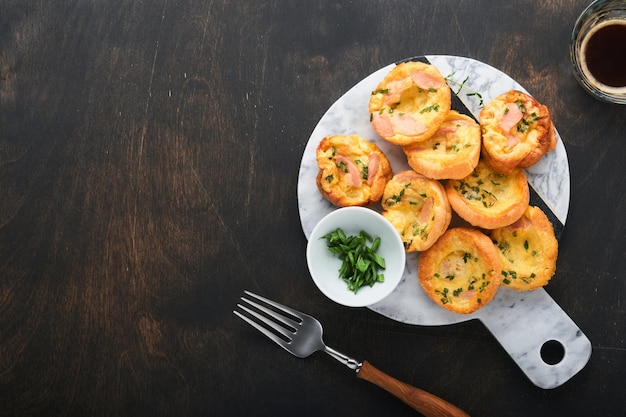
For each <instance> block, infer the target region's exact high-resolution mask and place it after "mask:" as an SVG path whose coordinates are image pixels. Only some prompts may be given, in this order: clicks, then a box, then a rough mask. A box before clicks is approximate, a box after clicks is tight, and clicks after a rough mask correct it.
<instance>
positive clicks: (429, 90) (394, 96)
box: [369, 62, 451, 145]
mask: <svg viewBox="0 0 626 417" xmlns="http://www.w3.org/2000/svg"><path fill="white" fill-rule="evenodd" d="M450 103H451V93H450V87H449V86H448V84H446V80H445V78H444V77H443V76H442V75H441V73H440V72H439V70H438V69H437V68H436V67H434V66H433V65H429V64H425V63H423V62H404V63H401V64H398V65H396V66H395V67H394V68H393V69H392V70H391V71H390V72H389V73H388V74H387V75H386V76H385V78H384V79H383V80H382V81H381V82H380V83H379V84H378V86H377V87H376V90H374V91H372V95H371V97H370V101H369V112H370V121H371V123H372V127H373V128H374V130H375V131H376V132H377V133H378V134H379V135H380V136H381V137H382V138H384V139H386V140H388V141H389V142H391V143H394V144H396V145H408V144H410V143H414V142H420V141H422V140H425V139H427V138H429V137H430V136H432V135H433V133H435V131H436V130H437V129H438V128H439V125H440V124H441V123H442V122H443V120H444V118H445V117H446V114H448V112H449V111H450Z"/></svg>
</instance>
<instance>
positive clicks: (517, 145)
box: [480, 90, 556, 174]
mask: <svg viewBox="0 0 626 417" xmlns="http://www.w3.org/2000/svg"><path fill="white" fill-rule="evenodd" d="M480 125H481V127H482V138H483V152H482V153H483V157H484V158H485V160H486V161H487V163H489V165H491V166H492V167H493V168H494V169H495V170H496V171H498V172H502V173H505V174H506V173H509V172H511V171H513V170H514V169H516V168H528V167H530V166H532V165H534V164H535V163H536V162H537V161H539V159H541V157H542V156H543V155H544V154H546V153H547V152H550V151H551V150H553V149H554V148H555V147H556V131H555V130H554V126H553V124H552V119H551V118H550V113H549V112H548V108H547V107H546V106H544V105H543V104H540V103H539V102H537V100H535V99H534V98H533V97H531V96H529V95H528V94H526V93H523V92H521V91H516V90H511V91H509V92H507V93H505V94H502V95H500V96H498V97H496V98H495V99H493V100H492V101H491V102H489V103H488V104H487V105H486V106H485V107H483V109H482V110H481V112H480Z"/></svg>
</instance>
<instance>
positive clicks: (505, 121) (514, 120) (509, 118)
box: [500, 103, 524, 133]
mask: <svg viewBox="0 0 626 417" xmlns="http://www.w3.org/2000/svg"><path fill="white" fill-rule="evenodd" d="M506 108H507V111H505V112H504V116H502V119H501V120H500V127H501V128H502V130H504V131H505V132H506V133H509V131H510V130H511V129H512V128H513V127H514V126H516V125H517V124H518V123H519V121H520V120H522V117H524V114H523V113H522V111H521V110H520V108H519V107H518V106H517V104H515V103H506Z"/></svg>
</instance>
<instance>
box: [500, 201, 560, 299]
mask: <svg viewBox="0 0 626 417" xmlns="http://www.w3.org/2000/svg"><path fill="white" fill-rule="evenodd" d="M489 235H490V237H491V240H492V241H493V243H494V244H495V245H496V248H498V251H499V252H500V258H501V260H502V283H503V284H504V285H507V286H509V287H511V288H513V289H515V290H518V291H527V290H534V289H536V288H540V287H543V286H545V285H547V284H548V282H549V281H550V279H551V278H552V276H553V275H554V272H555V271H556V259H557V256H558V252H559V243H558V241H557V240H556V237H555V235H554V228H553V227H552V223H550V220H548V217H547V216H546V215H545V213H544V212H543V211H541V209H540V208H539V207H534V206H528V208H527V209H526V211H525V212H524V214H523V215H522V217H520V218H519V219H518V220H517V221H516V222H515V223H513V224H511V225H509V226H506V227H502V228H499V229H495V230H491V231H490V233H489Z"/></svg>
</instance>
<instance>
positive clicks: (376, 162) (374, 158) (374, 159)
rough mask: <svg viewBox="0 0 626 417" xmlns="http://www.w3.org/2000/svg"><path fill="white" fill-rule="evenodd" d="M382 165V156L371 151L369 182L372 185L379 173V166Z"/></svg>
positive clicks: (368, 165)
mask: <svg viewBox="0 0 626 417" xmlns="http://www.w3.org/2000/svg"><path fill="white" fill-rule="evenodd" d="M379 166H380V157H379V156H378V154H375V153H371V154H370V155H369V161H368V162H367V184H368V185H372V183H373V182H374V178H375V177H376V174H377V173H378V167H379Z"/></svg>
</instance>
